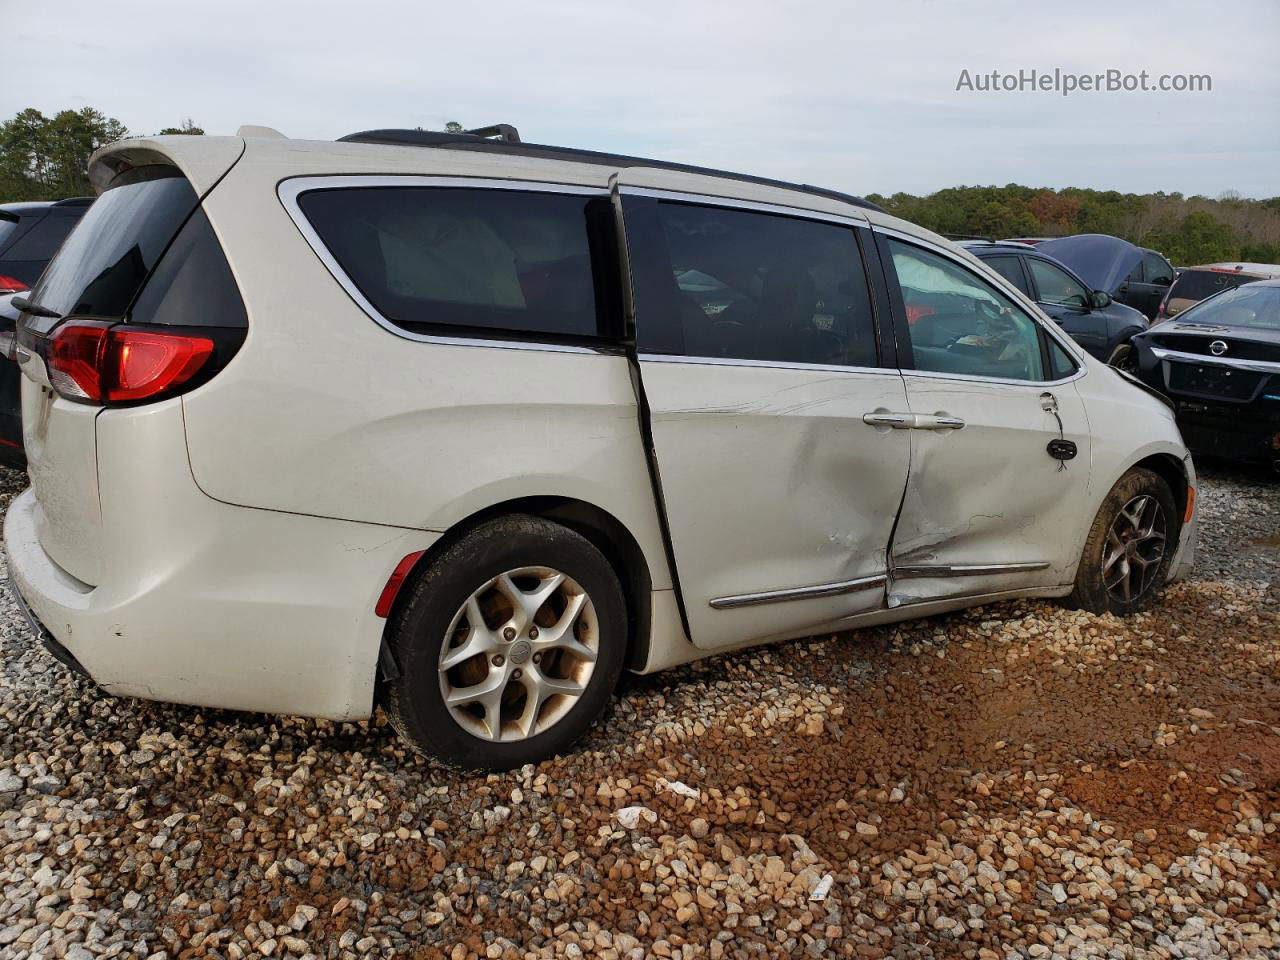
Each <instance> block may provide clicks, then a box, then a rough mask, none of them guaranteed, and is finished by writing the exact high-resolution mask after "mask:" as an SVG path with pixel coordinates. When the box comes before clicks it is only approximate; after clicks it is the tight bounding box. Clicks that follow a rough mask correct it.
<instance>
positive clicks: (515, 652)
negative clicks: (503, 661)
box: [511, 640, 533, 664]
mask: <svg viewBox="0 0 1280 960" xmlns="http://www.w3.org/2000/svg"><path fill="white" fill-rule="evenodd" d="M532 652H533V648H532V647H530V646H529V641H528V640H518V641H516V642H515V643H513V644H512V645H511V662H512V663H516V664H520V663H524V662H525V661H526V660H528V659H529V654H530V653H532Z"/></svg>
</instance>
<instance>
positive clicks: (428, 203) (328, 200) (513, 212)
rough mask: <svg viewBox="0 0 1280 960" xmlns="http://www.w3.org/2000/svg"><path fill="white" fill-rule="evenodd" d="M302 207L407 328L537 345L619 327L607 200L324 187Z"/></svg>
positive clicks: (375, 302) (337, 254)
mask: <svg viewBox="0 0 1280 960" xmlns="http://www.w3.org/2000/svg"><path fill="white" fill-rule="evenodd" d="M298 207H299V209H300V210H301V211H302V213H303V215H304V216H305V217H306V218H307V220H308V221H309V222H310V224H311V226H312V228H313V229H314V230H315V232H316V234H317V235H318V236H319V238H320V240H321V241H322V242H323V244H324V245H325V247H326V248H327V249H328V251H329V253H330V254H331V255H332V256H333V258H334V260H336V261H337V263H338V265H339V266H340V267H341V268H342V270H343V272H345V273H346V275H347V277H348V278H349V279H350V281H351V282H352V283H353V284H354V285H355V286H356V287H357V288H358V289H359V291H360V293H361V294H362V295H363V296H364V298H365V299H366V300H367V301H368V302H369V303H370V304H371V305H372V306H373V307H374V308H375V309H376V310H377V311H378V313H380V314H381V315H382V317H383V318H384V319H386V320H387V321H390V322H391V323H393V324H395V325H396V326H399V327H402V328H405V329H408V330H411V331H415V332H424V333H431V332H434V333H442V334H467V333H471V334H474V332H475V331H477V330H479V331H486V332H491V333H493V334H494V335H496V336H512V337H521V338H525V339H533V340H542V339H548V340H559V339H563V338H569V339H587V340H590V339H596V338H607V337H614V336H617V335H619V334H620V323H619V318H620V310H618V309H617V308H616V305H615V299H616V296H617V292H618V291H617V283H616V281H615V282H611V281H610V279H609V278H610V277H611V276H612V273H611V249H612V243H613V241H612V234H613V214H612V205H611V202H610V200H609V198H608V197H605V196H585V195H582V194H572V193H553V192H544V191H522V190H507V189H492V188H489V189H486V188H472V187H422V186H404V187H398V186H386V187H381V186H374V187H339V188H332V189H317V190H312V191H308V192H305V193H303V194H301V195H300V196H299V197H298Z"/></svg>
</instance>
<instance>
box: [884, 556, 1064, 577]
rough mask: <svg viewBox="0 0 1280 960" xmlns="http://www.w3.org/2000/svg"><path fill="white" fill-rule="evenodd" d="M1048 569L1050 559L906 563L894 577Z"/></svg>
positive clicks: (1026, 571) (955, 575) (895, 569)
mask: <svg viewBox="0 0 1280 960" xmlns="http://www.w3.org/2000/svg"><path fill="white" fill-rule="evenodd" d="M1048 569H1049V561H1048V560H1030V561H1026V562H1023V563H938V564H929V563H904V564H900V565H897V566H895V567H894V568H893V578H894V579H895V580H914V579H919V578H922V577H983V576H986V575H988V574H999V573H1033V572H1034V571H1036V570H1048Z"/></svg>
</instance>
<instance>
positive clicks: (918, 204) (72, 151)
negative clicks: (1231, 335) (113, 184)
mask: <svg viewBox="0 0 1280 960" xmlns="http://www.w3.org/2000/svg"><path fill="white" fill-rule="evenodd" d="M449 128H450V129H451V130H461V129H462V124H460V123H454V122H451V123H450V124H449ZM156 132H157V133H158V134H175V133H181V134H197V135H198V134H203V133H204V131H203V130H202V129H200V127H198V126H196V125H195V123H194V122H193V121H191V120H189V119H188V120H186V121H185V122H183V123H182V124H180V125H179V126H175V127H165V128H164V129H163V130H159V131H156ZM127 136H130V132H129V130H128V129H127V128H126V127H125V125H124V124H123V123H121V122H120V121H119V120H116V119H115V118H114V117H108V116H106V115H105V114H103V113H101V112H99V111H97V110H94V109H93V108H92V107H84V108H83V109H80V110H61V111H59V112H58V113H56V114H54V115H53V116H51V117H47V116H45V115H44V114H43V113H41V112H40V111H39V110H35V109H32V108H28V109H26V110H22V111H19V112H18V113H17V114H16V115H15V116H14V117H12V118H11V119H9V120H6V121H4V122H0V203H9V202H12V201H15V200H59V199H62V198H63V197H74V196H86V195H89V194H91V193H92V192H93V190H92V187H90V185H89V178H88V174H87V171H86V167H87V166H88V163H89V157H90V156H91V155H92V154H93V151H95V150H96V149H98V147H100V146H102V145H103V144H105V143H110V142H111V141H113V140H119V139H122V138H123V137H127ZM868 199H869V200H872V201H873V202H875V203H878V204H879V205H880V206H882V207H884V208H885V209H886V210H888V211H889V212H890V213H893V214H896V215H897V216H900V217H903V218H904V219H907V220H911V221H913V222H915V223H918V224H920V225H921V226H925V227H929V228H930V229H932V230H936V231H937V232H938V233H944V234H953V235H965V236H978V237H990V238H992V239H998V238H1003V237H1023V236H1065V235H1067V234H1072V233H1109V234H1113V235H1115V236H1118V237H1124V238H1125V239H1126V240H1131V241H1133V242H1134V243H1136V244H1139V245H1140V246H1144V247H1154V248H1155V249H1157V250H1159V251H1160V252H1162V253H1163V254H1164V255H1165V256H1167V257H1168V258H1169V259H1170V260H1172V261H1173V262H1174V263H1175V264H1180V265H1187V264H1196V263H1211V262H1214V261H1219V260H1255V261H1259V262H1262V263H1280V197H1271V198H1270V199H1267V200H1248V199H1244V198H1242V197H1240V196H1238V195H1236V194H1233V193H1227V194H1223V195H1222V196H1220V197H1217V198H1216V199H1211V198H1209V197H1201V196H1191V197H1186V196H1183V195H1182V194H1180V193H1144V194H1137V193H1118V192H1117V191H1114V190H1088V189H1084V188H1080V187H1067V188H1065V189H1062V190H1055V189H1051V188H1049V187H1024V186H1020V185H1018V184H1014V183H1011V184H1008V185H1007V186H1003V187H951V188H949V189H946V190H939V191H938V192H937V193H931V194H929V195H928V196H914V195H912V194H909V193H895V194H893V195H892V196H881V195H879V194H874V193H873V194H870V195H869V197H868Z"/></svg>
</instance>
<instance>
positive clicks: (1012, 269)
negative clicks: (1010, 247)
mask: <svg viewBox="0 0 1280 960" xmlns="http://www.w3.org/2000/svg"><path fill="white" fill-rule="evenodd" d="M1018 261H1019V258H1018V257H983V258H982V262H983V263H985V264H986V265H987V266H988V267H990V268H991V269H992V270H994V271H995V272H996V273H998V274H1000V276H1002V277H1004V278H1005V279H1006V280H1008V281H1009V282H1010V283H1012V284H1013V285H1014V286H1015V287H1017V288H1018V289H1019V290H1020V291H1022V292H1023V293H1025V294H1026V295H1027V296H1028V297H1029V296H1031V290H1030V288H1029V287H1028V286H1027V278H1026V275H1025V274H1024V273H1023V272H1022V264H1021V263H1019V262H1018Z"/></svg>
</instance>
